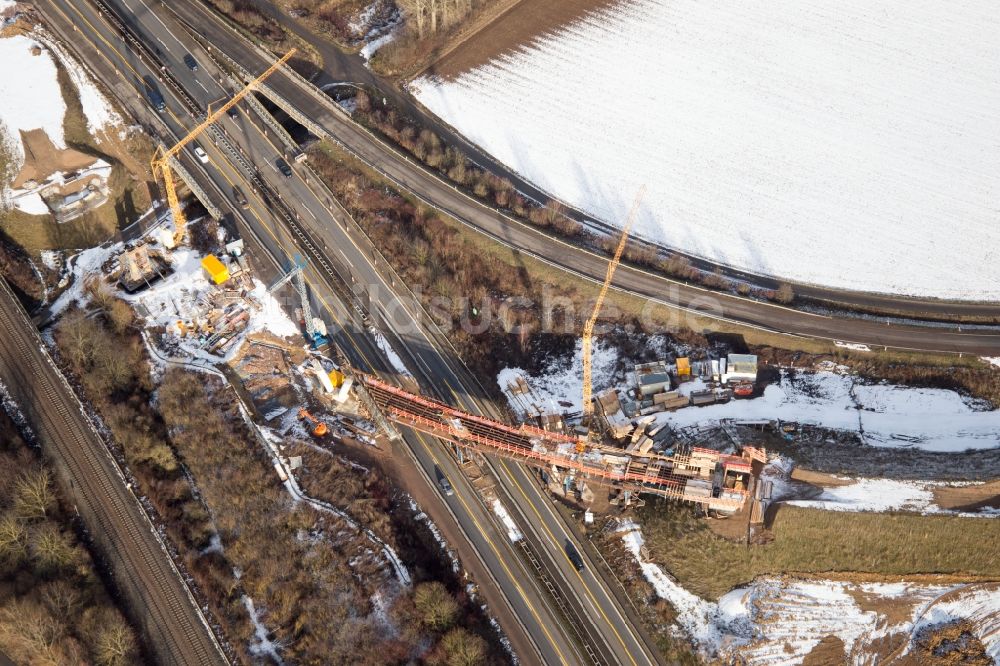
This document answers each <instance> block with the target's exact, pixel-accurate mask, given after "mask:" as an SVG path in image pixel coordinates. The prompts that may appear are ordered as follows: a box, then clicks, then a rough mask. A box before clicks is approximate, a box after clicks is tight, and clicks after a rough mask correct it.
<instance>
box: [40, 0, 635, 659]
mask: <svg viewBox="0 0 1000 666" xmlns="http://www.w3.org/2000/svg"><path fill="white" fill-rule="evenodd" d="M127 1H128V2H129V4H131V5H133V6H136V4H137V3H138V0H127ZM65 11H67V12H71V13H72V14H73V15H72V18H70V15H69V14H66V13H62V12H60V11H59V10H58V9H57V8H56V7H55V6H54V5H50V6H49V8H48V9H47V12H46V13H47V14H49V13H51V14H52V15H53V16H54V17H56V18H61V19H62V21H63V22H64V23H65V24H67V25H68V24H69V23H70V22H73V23H76V24H77V25H78V26H79V29H81V30H84V31H85V32H91V33H92V35H91V39H90V41H91V44H92V45H96V44H100V45H101V51H102V53H104V54H105V56H106V57H107V58H108V63H109V64H114V66H115V67H117V68H118V69H119V70H120V71H125V70H127V69H128V68H135V71H134V72H132V77H131V78H132V79H133V83H135V82H136V81H138V79H139V78H141V76H143V75H146V73H147V72H152V70H150V69H148V68H147V66H146V64H145V63H143V62H141V61H139V59H138V58H134V57H132V55H131V54H130V53H129V52H127V51H125V50H123V49H122V48H120V47H119V46H115V47H114V48H112V45H114V44H115V41H114V40H115V39H117V37H116V35H115V34H114V33H113V31H111V30H109V29H108V28H107V26H106V25H104V24H102V23H101V22H100V21H99V18H98V16H97V15H96V13H94V12H93V11H92V9H91V8H90V6H89V5H86V4H85V3H79V4H77V5H72V6H71V7H70V8H68V9H67V10H65ZM150 22H152V23H154V24H156V25H161V24H160V23H159V21H158V19H156V18H155V17H147V19H146V20H145V21H144V22H143V25H142V27H145V25H147V24H148V23H150ZM67 29H68V28H67ZM168 32H169V31H168ZM168 37H172V38H173V39H174V41H171V39H169V38H168ZM176 39H177V38H176V37H175V36H173V35H170V34H166V35H164V36H163V37H161V38H159V39H157V40H156V42H157V43H158V44H160V45H161V46H160V50H161V52H162V53H175V52H179V50H180V49H181V48H187V49H190V51H191V52H192V53H193V54H194V55H195V57H196V58H197V59H198V60H199V63H200V68H199V72H191V71H190V70H187V69H186V68H184V69H183V70H181V69H178V68H174V70H175V73H176V74H177V75H178V78H179V79H181V81H182V84H183V85H184V87H185V89H188V90H191V89H192V87H193V89H194V90H201V91H202V92H201V94H200V96H199V94H198V93H196V92H192V93H191V94H192V96H193V97H196V98H198V99H200V100H202V101H205V102H206V103H207V101H212V100H214V99H216V91H214V90H213V88H212V86H213V81H214V80H215V77H214V75H213V74H209V73H208V70H209V69H211V67H210V64H211V61H210V59H209V58H208V56H207V54H205V53H204V52H203V51H201V50H199V49H197V48H196V47H195V46H194V45H193V44H188V45H187V46H184V47H182V46H179V43H178V42H176ZM171 46H174V48H171ZM176 57H177V58H180V57H182V55H177V56H176ZM196 75H197V76H198V77H199V78H198V84H197V85H194V86H192V81H191V79H194V78H195V77H196ZM221 91H222V89H221V88H220V89H219V91H218V92H220V93H221ZM163 92H164V94H165V95H166V96H167V98H168V106H170V107H171V108H170V113H167V114H165V115H164V117H163V120H164V122H166V123H167V124H168V125H170V126H171V128H172V132H173V133H174V134H175V135H176V134H178V133H180V132H181V131H182V128H183V126H184V123H185V121H187V119H186V118H185V117H184V112H183V109H182V106H181V105H180V103H179V100H177V99H172V94H171V90H170V89H169V88H168V87H167V86H164V89H163ZM221 122H222V124H223V126H224V127H226V128H227V132H228V133H229V135H230V136H232V137H234V140H235V139H239V140H240V142H241V143H242V144H243V145H244V146H245V148H246V151H245V152H246V154H247V155H249V156H250V158H249V159H250V160H251V162H256V163H257V164H258V165H259V166H260V167H261V169H260V173H261V177H262V178H263V179H264V180H272V181H273V182H274V183H276V184H277V186H279V187H280V188H281V191H282V192H283V196H282V198H283V199H284V200H285V201H287V202H290V205H291V206H293V207H294V208H295V209H296V212H298V213H299V215H298V217H299V218H300V221H301V224H302V226H303V227H304V228H306V230H307V233H308V235H309V238H311V239H312V240H313V241H314V243H315V245H316V246H317V247H320V246H325V247H329V248H338V249H339V250H343V249H344V248H350V250H349V252H348V254H346V255H343V256H342V261H341V260H335V259H334V260H332V261H333V263H337V264H339V265H338V266H337V268H335V269H334V270H335V272H336V273H337V274H338V275H337V277H338V278H340V277H341V275H340V274H341V273H347V274H349V275H350V276H351V277H356V278H357V279H358V281H359V282H360V281H366V282H367V281H372V280H378V281H380V282H379V284H381V285H382V290H381V291H382V293H384V300H378V299H376V300H375V301H374V304H375V308H373V309H374V310H376V311H379V310H383V309H384V308H386V306H387V305H389V306H391V307H401V308H406V307H409V305H408V304H406V303H403V302H401V301H400V300H399V299H398V298H397V297H396V296H395V294H394V292H393V291H392V288H391V285H390V284H387V283H386V282H385V279H384V278H383V277H382V276H381V273H380V272H379V270H376V268H375V266H374V265H373V261H372V258H373V257H374V256H375V255H376V254H377V252H376V251H375V250H374V248H370V247H369V248H366V249H362V248H361V247H359V244H360V243H362V242H366V241H367V239H365V238H363V237H361V235H360V234H357V235H356V236H357V237H355V236H352V235H349V234H348V233H347V232H346V231H345V229H348V228H351V227H350V226H349V221H346V220H341V221H340V222H341V223H340V224H331V223H330V220H329V219H328V218H329V213H326V211H325V209H324V206H323V202H322V201H320V200H319V198H318V197H317V195H316V194H314V193H313V190H312V187H310V186H309V184H307V183H305V182H304V181H303V180H302V179H300V178H299V177H298V175H296V177H294V178H292V179H284V178H283V177H281V176H280V175H279V174H277V172H276V171H274V170H269V165H270V164H272V163H273V159H275V158H276V156H277V155H278V154H279V151H277V149H276V148H274V146H273V145H271V144H269V143H268V142H267V141H266V140H265V139H264V138H263V137H262V136H261V135H260V134H259V133H258V132H257V129H256V126H255V125H253V124H252V123H250V122H249V121H248V120H247V116H246V115H245V112H244V114H243V115H241V117H240V119H239V121H237V123H238V124H237V123H233V121H231V120H230V119H228V118H226V119H224V120H223V121H221ZM230 123H233V125H236V126H230ZM251 139H252V140H251ZM200 144H201V145H202V146H203V147H204V148H205V149H206V151H208V153H209V155H210V157H211V168H209V169H207V170H206V171H207V172H208V174H210V176H211V178H212V179H213V180H214V181H215V183H214V184H215V186H216V187H217V189H218V192H220V193H228V192H229V191H230V189H231V186H232V183H235V182H241V181H242V179H244V178H246V177H247V174H246V173H241V172H240V171H239V170H238V169H237V168H236V167H235V166H234V163H235V162H238V160H236V159H234V158H232V156H231V155H230V154H228V153H224V152H223V151H222V150H220V149H219V148H217V147H216V146H215V145H214V144H213V143H212V142H211V141H200ZM184 162H185V164H186V166H188V167H189V170H191V171H192V172H199V168H198V164H197V163H195V162H194V161H193V160H191V159H189V158H185V159H184ZM272 171H273V173H272ZM286 188H288V189H286ZM293 188H294V189H293ZM244 190H245V191H246V192H247V195H248V197H249V198H250V199H251V206H250V209H249V210H248V211H247V214H246V219H247V221H248V227H250V228H251V229H256V231H255V232H254V233H253V236H254V241H255V242H259V243H260V244H261V245H263V246H266V249H267V251H268V253H269V254H270V255H271V256H274V257H277V258H278V260H279V262H283V261H285V260H287V258H288V257H290V256H291V255H292V254H294V253H296V252H299V251H300V249H299V248H298V246H297V244H298V240H300V239H293V238H292V236H291V235H290V234H289V232H288V229H287V228H286V225H283V224H282V223H281V222H280V221H276V220H274V219H272V218H273V216H272V215H271V214H270V213H271V212H272V209H273V208H275V206H273V205H272V206H268V205H266V204H265V203H264V202H263V200H261V199H260V198H259V197H258V196H257V194H255V193H253V191H252V189H251V188H249V187H246V186H244ZM321 196H322V195H321ZM229 204H230V206H231V207H232V209H233V211H234V212H236V213H237V214H239V215H243V212H242V211H240V210H239V209H238V208H237V207H236V206H235V204H233V202H231V201H230V202H229ZM310 210H312V212H313V213H316V214H315V215H310V214H309V211H310ZM321 220H322V222H321ZM331 254H332V253H331ZM379 268H380V269H384V268H385V265H384V263H382V265H381V266H379ZM307 277H308V279H309V282H310V285H311V286H312V287H313V297H314V300H315V301H316V303H315V305H316V306H317V307H318V308H319V311H320V312H321V313H323V314H324V315H325V318H326V319H327V321H328V322H334V325H333V326H331V330H332V332H333V334H334V338H335V341H336V342H337V344H338V345H339V346H340V347H341V349H343V350H344V351H345V353H346V354H347V356H348V357H349V358H350V360H351V362H352V363H353V364H355V365H356V366H357V367H359V368H360V369H364V370H374V371H381V372H387V371H388V368H386V367H385V362H384V361H383V360H382V359H381V358H380V354H379V352H377V351H376V350H375V349H374V346H373V345H372V342H371V338H370V337H369V335H368V334H367V333H366V332H365V330H364V326H363V324H362V323H361V322H359V321H358V318H357V312H356V311H355V310H354V309H353V308H351V307H348V306H345V305H344V304H343V303H342V302H341V297H342V296H343V294H341V293H336V292H335V290H333V289H330V288H329V285H328V282H330V281H331V279H330V277H331V276H321V275H320V274H319V273H318V272H317V269H316V266H315V265H310V267H309V269H308V271H307ZM348 279H349V278H348ZM398 282H399V281H397V283H398ZM370 283H371V284H375V282H370ZM387 301H388V303H387ZM376 316H378V315H376ZM397 342H399V343H400V344H401V346H403V347H404V348H405V349H406V350H407V351H408V352H410V353H411V354H412V358H413V359H419V360H418V361H416V363H417V365H418V367H419V366H421V365H422V366H423V367H424V370H425V371H426V372H427V373H429V374H428V375H427V376H428V380H426V381H429V382H431V383H433V382H437V381H438V379H437V378H438V377H440V376H441V372H442V366H441V363H442V356H441V355H440V353H439V352H437V351H436V350H435V349H434V348H433V347H432V345H431V344H430V343H429V341H428V340H427V339H426V338H424V339H423V340H421V338H420V335H419V332H417V331H407V333H406V334H405V339H403V340H400V339H397ZM425 383H426V382H425ZM452 386H454V387H456V392H457V391H461V390H462V389H461V385H459V384H457V383H455V384H452ZM405 440H406V444H407V445H408V450H409V453H410V454H412V455H414V456H415V457H416V459H417V460H418V462H419V464H420V467H421V469H423V470H424V473H425V475H426V477H427V479H428V481H429V482H430V483H433V478H434V475H435V474H436V470H438V469H441V470H442V471H443V472H444V473H445V474H446V475H447V476H448V477H449V478H450V479H452V481H453V485H454V486H455V490H456V492H455V494H454V495H453V496H451V497H446V498H443V499H442V501H443V502H444V504H445V506H446V507H447V512H448V514H450V515H452V516H454V520H456V521H457V522H458V524H459V525H460V526H461V528H462V531H463V532H464V533H465V534H466V536H467V537H468V538H469V540H470V542H471V543H472V545H473V547H474V548H475V552H476V558H463V561H464V564H465V565H466V566H467V568H468V569H469V570H470V571H471V572H472V573H473V575H474V576H475V578H476V580H477V581H479V582H480V585H481V586H483V587H484V588H488V584H489V582H490V581H491V580H492V581H495V584H496V585H497V586H498V588H499V589H501V590H502V591H503V597H502V598H500V599H496V596H494V599H493V600H491V607H492V609H493V610H492V612H493V613H494V614H495V615H496V616H497V617H498V619H499V620H500V622H501V624H502V626H503V627H504V629H505V632H506V633H507V634H508V637H509V638H510V639H511V642H512V643H513V644H514V645H515V648H516V649H518V652H519V655H520V657H521V661H522V662H523V663H531V661H532V659H531V655H532V653H533V652H536V651H537V652H538V654H539V656H540V658H541V660H542V661H543V662H544V663H553V664H554V663H587V662H590V661H592V660H591V659H589V658H588V657H587V656H585V655H584V654H583V652H581V648H580V647H579V644H580V642H581V641H580V639H579V638H577V639H576V640H574V639H573V638H572V637H570V636H569V635H567V633H566V631H567V630H566V628H565V624H566V623H565V621H564V620H561V619H560V618H559V617H557V616H556V615H555V612H554V611H553V609H552V608H551V605H552V604H551V599H550V597H549V596H548V595H547V593H546V592H545V591H543V590H542V589H541V587H540V586H539V584H538V581H537V580H536V578H535V576H534V575H532V574H530V573H529V572H528V571H527V570H526V569H525V566H524V563H523V561H522V560H521V558H520V557H519V556H518V554H517V552H516V551H515V550H514V549H513V548H512V547H511V544H510V543H508V542H507V538H506V536H505V535H504V534H503V532H502V531H498V530H497V527H496V523H495V520H494V519H493V518H492V517H491V516H489V515H488V514H487V513H486V512H485V511H484V510H483V508H482V506H481V505H480V503H479V500H478V498H477V497H476V496H475V494H474V491H473V490H472V489H471V487H470V486H469V485H468V483H467V482H466V481H465V479H464V477H463V476H462V475H461V474H460V473H459V471H458V469H457V468H456V467H455V466H454V463H453V461H452V459H451V458H450V456H449V455H447V454H446V452H445V450H444V448H443V447H442V446H441V445H440V444H439V443H437V442H429V441H427V439H426V438H424V437H423V436H422V435H417V434H414V433H406V437H405ZM525 483H526V485H527V486H529V487H531V488H533V492H534V493H536V494H537V492H538V491H537V489H536V488H534V487H533V486H530V482H527V481H526V480H525ZM529 492H532V491H529V490H522V491H521V494H522V495H526V494H527V493H529ZM522 501H523V500H522ZM536 501H543V502H547V499H545V498H541V497H538V499H537V500H536ZM431 513H432V515H434V513H433V511H432V512H431ZM553 515H554V514H553ZM435 518H436V519H438V520H440V518H437V517H435ZM538 531H539V532H540V533H552V532H553V528H552V527H549V528H544V527H539V528H538ZM562 549H563V543H559V544H558V547H557V548H554V550H555V552H556V553H557V554H558V557H557V558H553V557H552V554H551V553H547V554H545V555H543V560H544V561H553V560H554V561H555V562H556V563H557V565H561V567H562V568H563V569H565V568H566V563H565V562H564V561H562V560H564V559H565V555H563V554H562V553H563V550H562ZM476 559H478V560H479V564H481V566H478V567H477V566H476V564H477V563H476V561H475V560H476ZM469 560H473V561H471V562H470V561H469ZM573 573H574V576H576V575H577V574H576V573H575V571H574V572H573ZM585 575H586V576H588V577H589V578H590V585H594V586H596V585H598V584H599V581H598V579H596V578H594V577H593V574H592V573H590V572H585ZM554 577H555V576H554ZM556 580H557V582H561V584H562V586H563V587H566V588H569V591H571V592H572V587H573V581H572V579H569V580H567V579H565V578H564V577H563V576H562V575H560V576H558V577H556ZM486 596H487V597H488V598H489V597H490V595H489V594H488V593H487V594H486ZM602 598H603V602H602V603H603V604H604V607H605V608H604V610H603V611H601V613H603V617H602V618H601V622H602V623H603V625H604V626H602V625H597V627H596V628H594V627H593V626H588V627H583V628H582V630H581V631H582V633H583V634H584V635H585V636H586V639H585V642H586V644H587V646H589V647H591V650H592V651H593V652H594V653H595V655H596V654H600V655H601V656H599V657H598V659H597V661H598V663H648V662H653V661H655V657H653V656H652V655H650V656H649V658H648V659H646V658H643V657H642V655H643V654H644V653H648V652H649V649H648V648H647V647H645V646H643V645H640V644H638V643H636V644H634V645H632V646H630V648H629V649H630V650H631V651H632V652H633V653H634V654H635V655H637V656H636V657H634V658H633V657H630V656H629V655H628V653H627V651H626V649H625V648H623V647H622V640H621V639H620V638H618V636H620V635H622V634H624V633H627V634H628V635H634V633H633V632H632V630H631V629H630V628H629V626H628V625H629V622H627V621H626V620H625V619H624V618H623V617H622V616H621V614H620V613H618V612H617V610H616V608H615V604H614V602H613V599H612V597H611V596H610V595H609V594H607V593H605V594H603V595H602ZM580 603H583V602H580ZM590 603H592V602H590ZM505 606H507V608H506V612H504V610H505V608H504V607H505ZM580 612H581V613H582V614H583V616H584V617H587V616H589V615H590V614H587V613H583V611H582V610H581V611H580ZM601 613H597V614H598V615H601ZM592 614H593V613H592ZM609 616H615V617H616V618H617V622H619V623H621V626H618V627H611V626H607V620H606V619H605V618H606V617H609ZM519 628H520V630H521V631H524V633H525V634H526V635H525V636H523V637H519ZM604 634H607V635H609V636H611V637H614V642H613V643H611V642H609V641H607V640H602V638H601V637H603V635H604ZM595 637H596V638H595ZM583 650H586V647H584V648H583Z"/></svg>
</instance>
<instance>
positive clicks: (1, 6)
mask: <svg viewBox="0 0 1000 666" xmlns="http://www.w3.org/2000/svg"><path fill="white" fill-rule="evenodd" d="M16 4H17V0H0V14H3V13H4V12H5V11H7V10H8V9H13V8H14V5H16Z"/></svg>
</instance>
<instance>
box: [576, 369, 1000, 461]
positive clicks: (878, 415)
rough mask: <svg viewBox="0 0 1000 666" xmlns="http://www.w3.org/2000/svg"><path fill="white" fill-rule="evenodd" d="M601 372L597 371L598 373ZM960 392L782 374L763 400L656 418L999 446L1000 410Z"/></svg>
mask: <svg viewBox="0 0 1000 666" xmlns="http://www.w3.org/2000/svg"><path fill="white" fill-rule="evenodd" d="M595 374H596V373H595ZM983 407H984V405H983V404H982V403H981V402H978V401H970V400H967V399H965V398H963V397H962V396H961V395H959V394H958V393H956V392H955V391H949V390H946V389H926V388H913V387H907V386H899V385H894V384H877V385H868V384H861V383H859V382H858V381H857V380H856V378H854V377H851V376H848V375H842V374H837V373H833V372H826V371H824V372H796V373H795V374H794V377H793V376H792V375H791V374H790V373H789V372H787V371H783V372H782V376H781V381H780V382H779V383H778V384H772V385H770V386H768V387H767V388H766V389H765V390H764V394H763V395H762V396H761V397H759V398H754V399H750V400H733V401H730V402H728V403H725V404H715V405H708V406H705V407H689V408H684V409H679V410H677V411H675V412H668V413H662V414H658V415H657V420H658V421H659V422H664V423H669V424H670V425H671V426H674V427H679V428H684V427H689V426H694V425H704V424H705V423H707V422H719V421H722V420H725V419H741V420H742V419H746V420H756V419H780V420H782V421H790V422H797V423H804V424H809V425H814V426H820V427H824V428H831V429H835V430H844V431H852V432H856V433H857V434H858V436H859V437H861V439H862V440H863V441H864V442H865V443H867V444H870V445H872V446H884V447H897V448H905V447H916V448H919V449H923V450H926V451H950V452H960V451H965V450H967V449H990V448H995V447H997V446H1000V411H998V410H989V411H984V410H983V409H982V408H983Z"/></svg>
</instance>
